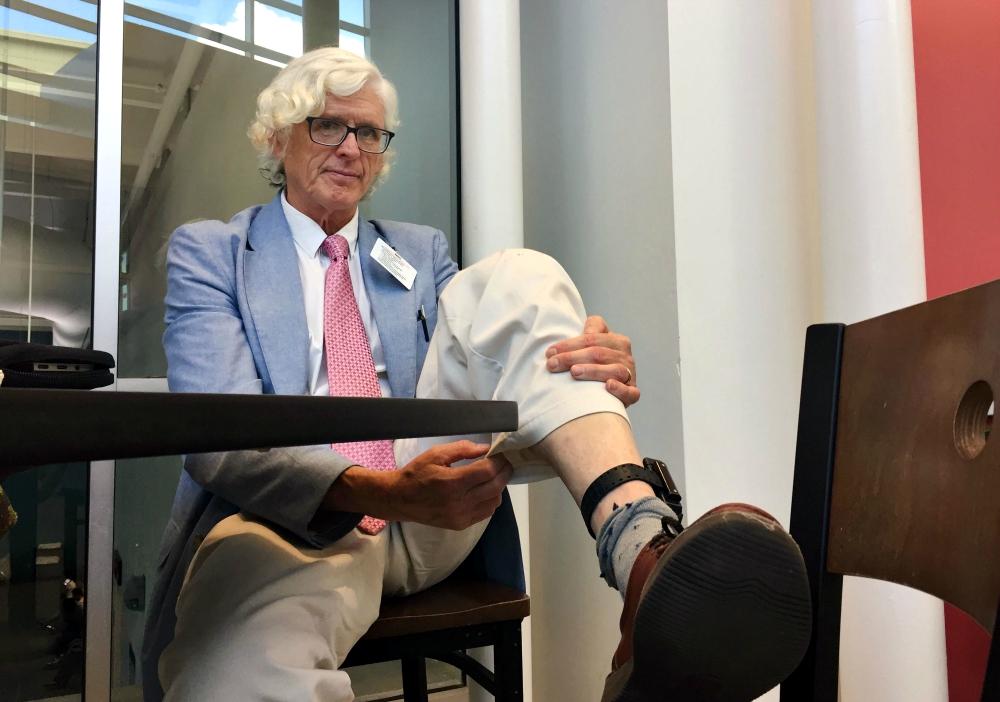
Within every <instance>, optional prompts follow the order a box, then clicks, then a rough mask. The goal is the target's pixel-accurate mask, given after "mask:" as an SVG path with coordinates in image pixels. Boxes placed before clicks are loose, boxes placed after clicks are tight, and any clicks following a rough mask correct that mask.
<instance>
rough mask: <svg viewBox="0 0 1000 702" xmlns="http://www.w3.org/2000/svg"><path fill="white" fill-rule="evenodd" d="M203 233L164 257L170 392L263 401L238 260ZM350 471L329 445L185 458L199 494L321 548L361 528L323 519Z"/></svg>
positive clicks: (173, 244)
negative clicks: (336, 485)
mask: <svg viewBox="0 0 1000 702" xmlns="http://www.w3.org/2000/svg"><path fill="white" fill-rule="evenodd" d="M206 224H208V223H200V224H199V225H193V226H191V225H189V226H185V227H181V228H180V229H178V230H177V231H176V232H175V233H174V235H173V237H172V238H171V241H170V247H169V249H168V253H167V296H166V300H165V302H166V308H167V312H166V323H167V325H168V326H167V330H166V332H165V333H164V335H163V346H164V349H165V350H166V354H167V363H168V366H167V368H168V370H167V381H168V385H169V387H170V390H171V392H212V393H242V394H259V393H261V392H262V391H263V389H262V383H261V379H260V377H259V375H258V373H257V369H256V366H255V364H254V359H253V354H252V353H251V350H250V344H249V341H248V340H247V335H246V331H245V328H244V325H243V319H242V316H241V314H240V310H239V306H238V304H237V297H236V285H237V278H236V271H235V266H234V265H233V261H234V260H235V259H236V258H237V257H236V256H235V255H234V252H230V251H224V252H223V251H219V250H218V249H222V248H223V247H222V246H219V245H218V244H219V241H218V240H217V239H213V238H212V237H211V234H213V233H214V232H209V231H206ZM206 235H208V236H206ZM224 243H225V244H226V245H230V243H231V242H224ZM352 465H354V462H353V461H351V460H350V459H348V458H345V457H344V456H341V455H340V454H339V453H336V452H335V451H333V450H332V449H331V448H330V446H329V445H325V444H324V445H321V446H302V447H294V448H276V449H270V450H266V451H227V452H218V453H205V454H192V455H188V456H185V457H184V468H185V470H186V471H187V472H188V473H189V474H190V475H191V477H192V478H193V479H194V480H195V482H197V483H198V484H199V485H200V486H201V487H203V488H204V489H206V490H208V491H209V492H212V493H214V494H216V495H218V496H220V497H222V498H223V499H225V500H227V501H229V502H231V503H233V504H234V505H236V506H237V507H238V508H240V509H241V510H245V511H247V512H250V513H252V514H255V515H257V516H259V517H262V518H264V519H266V520H268V521H271V522H273V523H274V524H277V525H278V526H280V527H282V528H284V529H287V530H289V531H291V532H293V533H294V534H296V535H298V536H299V537H300V538H303V539H305V540H306V541H308V542H310V543H312V544H313V545H315V546H319V547H322V546H325V545H327V544H329V543H332V542H333V541H336V540H337V539H339V538H341V537H342V536H344V535H345V534H347V533H349V532H350V531H351V530H352V529H354V527H356V526H357V524H358V523H359V522H360V521H361V517H362V515H359V514H351V513H344V512H326V511H324V510H320V503H321V502H322V500H323V497H324V496H325V495H326V493H327V491H328V490H329V488H330V486H331V485H332V484H333V481H334V480H336V479H337V478H338V477H339V476H340V474H341V473H343V472H344V471H345V470H346V469H347V468H348V467H350V466H352Z"/></svg>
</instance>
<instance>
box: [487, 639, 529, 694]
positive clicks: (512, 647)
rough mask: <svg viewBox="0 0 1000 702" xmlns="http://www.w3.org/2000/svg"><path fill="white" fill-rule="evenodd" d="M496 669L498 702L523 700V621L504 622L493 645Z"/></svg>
mask: <svg viewBox="0 0 1000 702" xmlns="http://www.w3.org/2000/svg"><path fill="white" fill-rule="evenodd" d="M493 664H494V670H495V671H496V675H495V677H496V686H497V693H496V702H522V700H523V699H524V672H523V670H522V669H521V622H520V621H512V622H504V623H503V624H501V625H500V632H499V638H498V640H497V642H496V643H495V644H494V645H493Z"/></svg>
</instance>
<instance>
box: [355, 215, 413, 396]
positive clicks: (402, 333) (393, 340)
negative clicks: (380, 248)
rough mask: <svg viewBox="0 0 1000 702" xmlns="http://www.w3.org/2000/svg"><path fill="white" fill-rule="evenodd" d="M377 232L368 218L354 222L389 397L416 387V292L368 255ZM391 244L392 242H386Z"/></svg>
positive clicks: (376, 238) (409, 394)
mask: <svg viewBox="0 0 1000 702" xmlns="http://www.w3.org/2000/svg"><path fill="white" fill-rule="evenodd" d="M378 238H379V232H378V230H377V229H376V228H375V227H374V225H372V224H371V222H369V221H367V220H365V219H364V218H361V219H360V221H359V222H358V254H360V256H361V271H362V273H363V274H364V277H365V291H366V292H367V293H368V299H369V301H370V302H371V306H372V312H373V313H374V314H375V324H376V325H378V335H379V339H381V340H382V353H383V354H384V355H385V367H386V371H387V373H388V374H389V387H390V388H391V389H392V396H393V397H413V396H414V394H415V392H416V389H417V340H416V336H415V331H414V330H415V326H414V325H415V324H416V319H417V307H416V302H415V300H416V296H415V294H414V292H413V290H407V289H406V288H405V287H403V284H402V283H400V282H399V281H398V280H396V279H395V278H394V277H392V275H390V273H389V272H388V271H387V270H385V269H384V268H383V267H382V266H380V265H379V264H378V263H376V262H375V261H374V260H373V259H372V256H371V253H372V249H373V248H374V247H375V242H376V241H378ZM387 243H389V244H390V245H391V243H392V242H387Z"/></svg>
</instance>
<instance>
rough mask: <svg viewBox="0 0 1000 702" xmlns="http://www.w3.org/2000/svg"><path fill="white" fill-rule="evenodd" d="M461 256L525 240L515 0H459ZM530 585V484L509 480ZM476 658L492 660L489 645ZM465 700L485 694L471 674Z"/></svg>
mask: <svg viewBox="0 0 1000 702" xmlns="http://www.w3.org/2000/svg"><path fill="white" fill-rule="evenodd" d="M458 23H459V56H460V66H459V72H460V76H461V82H460V85H459V90H460V109H461V116H462V120H461V128H462V143H461V149H462V232H461V236H462V263H463V264H464V265H469V264H472V263H475V262H476V261H478V260H479V259H481V258H483V257H485V256H488V255H490V254H491V253H494V252H495V251H499V250H501V249H510V248H521V247H523V246H524V206H523V192H522V173H521V27H520V8H519V4H518V0H461V1H460V2H459V7H458ZM509 490H510V497H511V500H512V502H513V504H514V513H515V515H516V516H517V525H518V530H519V531H520V535H521V554H522V557H523V561H524V578H525V582H526V583H527V584H528V591H529V594H530V591H531V578H530V575H531V572H530V566H531V551H530V550H529V543H528V531H529V529H528V527H529V525H528V486H527V485H518V486H512V487H510V488H509ZM521 640H522V642H523V647H522V661H523V665H524V699H525V702H530V701H531V618H530V617H529V618H527V619H525V620H524V623H523V625H522V628H521ZM480 660H483V662H484V663H487V664H488V665H490V667H492V656H491V654H490V652H488V651H483V652H481V655H480ZM469 697H470V700H473V702H477V701H480V700H490V699H492V695H489V694H487V693H486V692H485V691H484V690H483V689H482V688H480V687H479V686H478V685H476V684H475V683H471V682H470V695H469Z"/></svg>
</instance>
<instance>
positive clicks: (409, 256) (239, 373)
mask: <svg viewBox="0 0 1000 702" xmlns="http://www.w3.org/2000/svg"><path fill="white" fill-rule="evenodd" d="M379 237H381V238H383V239H385V241H386V243H388V244H389V245H390V246H392V247H393V248H395V249H396V250H397V251H399V253H400V254H401V255H402V257H403V258H404V259H406V260H407V261H408V262H409V263H410V265H412V266H413V267H414V268H415V269H416V270H417V276H416V279H415V280H414V283H413V287H412V288H411V289H410V290H407V289H406V288H405V287H404V286H403V285H402V284H401V283H399V281H397V280H396V279H395V278H394V277H392V276H391V275H390V274H389V273H388V272H387V271H386V270H384V269H383V268H382V267H381V266H379V265H378V264H376V263H375V262H374V260H373V259H372V258H371V256H370V254H371V251H372V247H374V245H375V242H376V241H377V240H378V238H379ZM358 253H359V254H360V256H361V268H362V273H363V275H364V281H365V289H366V291H367V292H368V297H369V299H370V300H371V305H372V311H373V313H374V315H375V321H376V324H377V325H378V331H379V337H380V338H381V340H382V349H383V352H384V354H385V362H386V371H387V375H388V380H389V386H390V387H391V389H392V395H393V397H413V396H414V393H415V390H416V383H417V377H418V375H419V374H420V369H421V367H422V366H423V362H424V357H425V355H426V353H427V347H428V342H427V340H426V339H425V337H424V330H423V325H422V324H421V323H420V321H419V320H418V319H417V310H419V309H420V307H421V305H423V307H424V310H425V311H426V318H427V326H428V331H430V332H432V333H433V330H434V326H435V324H436V322H437V298H438V296H439V295H440V294H441V291H442V290H444V287H445V285H447V284H448V281H450V280H451V278H452V276H454V275H455V273H456V272H457V271H458V266H457V265H455V262H454V261H452V260H451V258H450V256H449V255H448V242H447V240H446V239H445V237H444V234H443V233H442V232H440V231H438V230H436V229H432V228H430V227H424V226H419V225H415V224H404V223H400V222H389V221H378V220H373V221H371V222H369V221H366V220H364V219H362V220H361V221H360V222H359V225H358ZM165 302H166V308H167V313H166V322H167V325H168V326H167V331H166V333H165V334H164V335H163V346H164V349H165V350H166V355H167V363H168V370H167V380H168V383H169V386H170V390H171V391H172V392H212V393H250V394H257V393H274V394H280V395H304V394H307V393H308V354H309V331H308V326H307V324H306V315H305V307H304V304H303V298H302V285H301V282H300V280H299V269H298V260H297V258H296V254H295V243H294V241H293V240H292V233H291V230H290V229H289V227H288V222H287V221H286V219H285V215H284V212H283V210H282V207H281V199H280V196H277V197H275V198H274V199H273V200H271V202H269V203H268V204H266V205H263V206H261V205H258V206H255V207H251V208H249V209H246V210H243V211H242V212H240V213H239V214H237V215H236V216H235V217H233V219H232V220H230V221H229V222H226V223H224V222H220V221H216V220H213V221H202V222H196V223H193V224H186V225H184V226H182V227H180V228H179V229H177V231H175V232H174V234H173V236H172V238H171V240H170V246H169V250H168V254H167V296H166V300H165ZM351 465H353V462H352V461H350V460H349V459H347V458H344V457H343V456H341V455H340V454H338V453H336V452H335V451H333V450H332V449H331V448H330V446H329V445H327V444H324V445H321V446H305V447H297V448H286V449H272V450H271V451H267V452H263V453H262V452H258V451H230V452H224V453H211V454H196V455H190V456H186V457H185V459H184V470H183V471H182V473H181V479H180V484H179V485H178V487H177V494H176V495H175V497H174V506H173V512H172V515H171V519H170V522H169V524H168V525H167V529H166V532H165V533H164V536H163V545H162V547H161V551H160V556H159V567H158V570H157V579H156V585H155V587H154V590H153V593H152V597H151V602H150V607H149V612H148V613H147V621H146V631H145V636H144V639H143V651H142V658H143V688H144V696H145V701H146V702H158V701H159V700H161V699H162V697H163V692H162V690H161V688H160V684H159V679H158V676H157V674H156V666H157V662H158V660H159V657H160V653H161V652H162V651H163V649H164V648H165V647H166V645H167V644H168V643H169V642H170V640H171V639H172V638H173V632H174V625H175V622H176V619H175V614H174V607H175V605H176V602H177V594H178V593H179V591H180V587H181V585H182V584H183V580H184V576H185V574H186V572H187V569H188V565H189V564H190V562H191V558H192V557H193V555H194V552H195V550H196V548H197V543H199V542H200V540H201V538H203V537H204V536H205V535H206V534H208V532H209V531H211V529H212V528H213V527H214V526H215V525H216V524H218V523H219V522H220V521H222V520H223V519H225V518H226V517H228V516H230V515H233V514H236V513H237V512H238V511H240V510H243V511H246V512H249V513H252V514H254V515H256V516H258V517H261V518H263V519H266V520H268V521H270V522H271V523H272V524H274V525H275V526H277V527H278V528H279V529H281V530H282V531H284V532H286V534H287V536H288V538H290V539H300V540H302V541H304V542H307V543H309V544H312V545H314V546H317V547H323V546H326V545H328V544H330V543H332V542H333V541H336V540H337V539H339V538H341V537H342V536H344V535H345V534H347V533H348V532H350V531H351V530H352V529H354V528H355V527H356V526H357V524H358V522H359V521H360V520H361V515H359V514H347V513H330V512H319V511H318V510H319V506H320V502H321V501H322V499H323V496H324V495H325V494H326V492H327V490H328V488H329V487H330V485H331V484H332V483H333V481H334V480H336V479H337V477H338V476H339V475H340V474H341V473H342V472H343V471H344V470H346V469H347V468H348V467H349V466H351ZM518 543H519V542H518V538H517V525H516V522H515V521H514V515H513V510H512V509H511V506H510V503H509V499H507V498H506V496H505V499H504V504H503V506H502V507H501V508H500V509H499V510H498V511H497V513H496V514H495V516H494V518H493V521H492V522H491V523H490V526H489V528H488V529H487V532H486V534H485V535H484V536H483V539H482V540H481V541H480V545H479V546H478V547H477V550H476V551H475V552H474V553H473V554H472V555H471V556H470V557H469V561H467V563H466V564H465V566H464V567H465V568H466V570H468V571H471V572H472V573H473V574H474V575H475V576H476V577H485V578H488V579H490V580H493V581H496V582H500V583H503V584H505V585H508V586H510V587H515V588H518V589H521V590H522V591H523V590H524V575H523V571H522V567H521V554H520V547H519V546H518Z"/></svg>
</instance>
